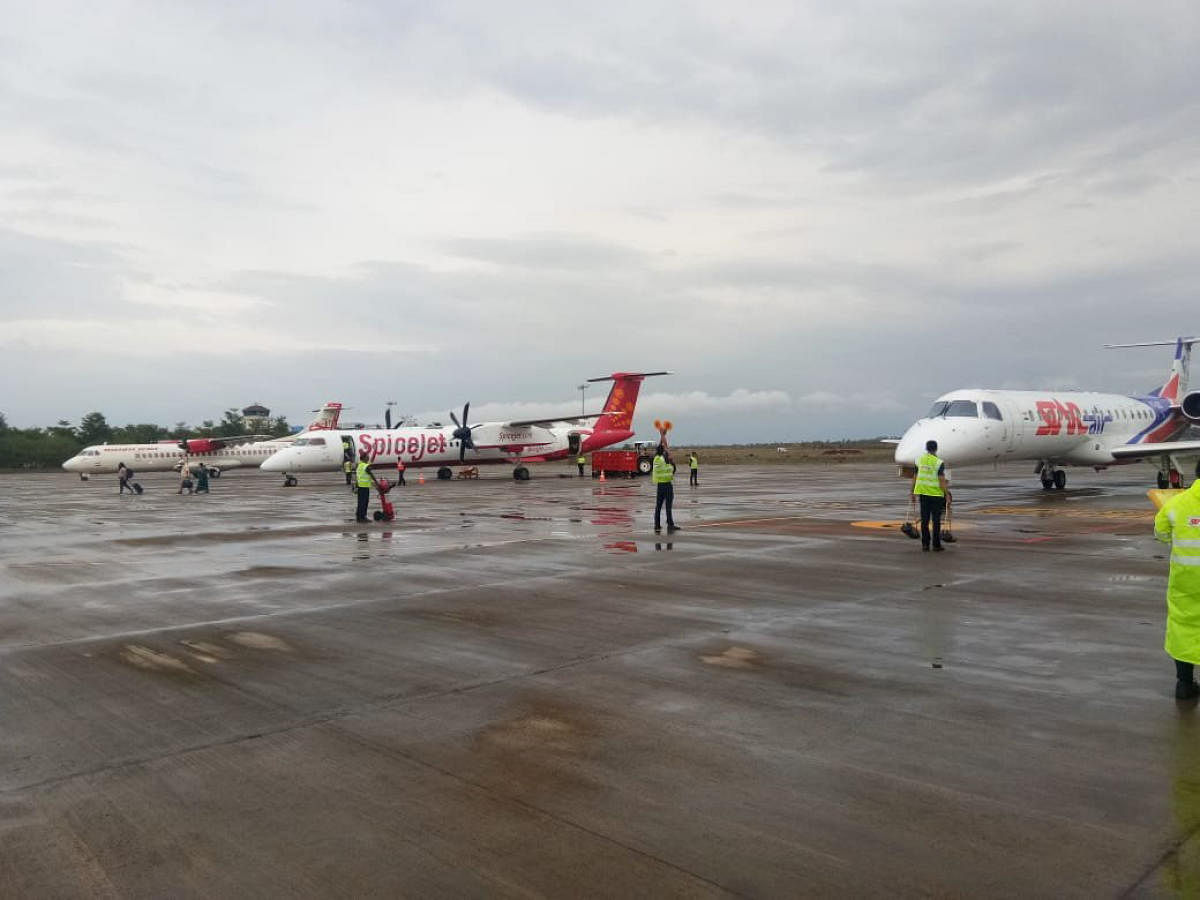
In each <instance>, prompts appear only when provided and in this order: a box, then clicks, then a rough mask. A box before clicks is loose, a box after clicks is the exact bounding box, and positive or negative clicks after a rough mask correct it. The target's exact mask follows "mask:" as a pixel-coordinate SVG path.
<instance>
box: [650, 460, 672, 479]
mask: <svg viewBox="0 0 1200 900" xmlns="http://www.w3.org/2000/svg"><path fill="white" fill-rule="evenodd" d="M650 480H651V481H653V482H654V483H655V484H670V483H671V482H672V481H674V480H675V469H674V467H673V466H672V465H671V464H670V463H669V462H667V459H666V457H665V456H663V455H662V454H659V455H658V456H656V457H654V469H653V471H652V472H651V473H650Z"/></svg>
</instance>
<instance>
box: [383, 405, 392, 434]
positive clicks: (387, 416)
mask: <svg viewBox="0 0 1200 900" xmlns="http://www.w3.org/2000/svg"><path fill="white" fill-rule="evenodd" d="M383 421H384V422H386V423H387V427H388V430H389V431H390V430H391V428H392V409H391V407H390V406H389V407H388V408H387V409H385V410H384V411H383Z"/></svg>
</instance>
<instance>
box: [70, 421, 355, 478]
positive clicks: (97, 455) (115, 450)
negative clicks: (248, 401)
mask: <svg viewBox="0 0 1200 900" xmlns="http://www.w3.org/2000/svg"><path fill="white" fill-rule="evenodd" d="M317 412H318V415H317V417H316V418H315V419H313V421H311V422H310V423H309V424H308V426H307V427H306V428H305V429H304V431H302V432H301V433H300V434H301V435H305V434H310V433H312V432H314V431H328V430H330V429H333V428H337V425H338V418H339V417H340V416H341V413H342V404H340V403H326V404H325V405H324V406H322V407H321V408H320V409H319V410H318V411H317ZM297 440H303V437H301V436H299V435H289V436H288V437H284V438H274V439H272V440H265V441H257V442H255V441H252V440H248V439H246V438H190V439H188V440H183V441H177V440H166V441H158V442H157V443H154V444H95V445H93V446H91V447H85V448H84V449H83V450H80V451H79V453H77V454H76V455H75V456H72V457H71V458H70V459H68V460H67V461H66V462H65V463H63V464H62V467H63V468H64V469H66V470H67V471H68V472H79V473H81V474H85V475H86V474H104V473H112V472H116V471H117V465H118V464H119V463H125V465H127V466H129V467H130V468H131V469H133V470H134V471H137V472H167V471H170V470H171V469H178V468H179V467H180V466H181V465H182V464H183V461H184V459H186V460H187V461H188V462H189V463H193V462H194V463H201V464H203V465H205V466H206V467H208V469H209V472H210V473H211V474H212V475H214V476H218V475H220V474H221V470H222V469H235V468H238V467H239V466H257V465H258V464H259V463H261V462H262V461H263V460H264V459H267V458H268V457H269V456H270V455H271V454H272V453H274V452H275V451H277V450H279V449H280V448H281V447H289V446H291V445H292V443H294V442H295V441H297Z"/></svg>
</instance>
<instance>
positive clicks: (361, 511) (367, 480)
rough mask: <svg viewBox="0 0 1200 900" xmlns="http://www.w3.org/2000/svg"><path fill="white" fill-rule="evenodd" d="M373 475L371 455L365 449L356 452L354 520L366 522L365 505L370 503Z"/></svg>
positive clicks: (373, 482) (373, 481)
mask: <svg viewBox="0 0 1200 900" xmlns="http://www.w3.org/2000/svg"><path fill="white" fill-rule="evenodd" d="M375 483H376V481H375V476H374V475H373V474H371V457H370V455H369V454H368V453H367V451H366V450H363V451H362V452H361V453H359V454H358V472H357V476H356V478H355V484H357V486H358V509H357V510H356V511H355V513H354V521H355V522H366V521H368V520H367V507H368V506H369V505H370V503H371V486H372V485H373V484H375Z"/></svg>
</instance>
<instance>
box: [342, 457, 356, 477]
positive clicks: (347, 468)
mask: <svg viewBox="0 0 1200 900" xmlns="http://www.w3.org/2000/svg"><path fill="white" fill-rule="evenodd" d="M342 471H343V472H345V473H346V474H347V475H349V474H350V473H351V472H353V471H354V466H352V465H350V460H346V461H345V462H344V463H342Z"/></svg>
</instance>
